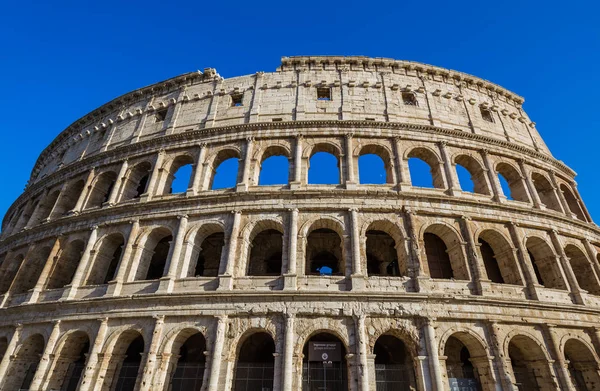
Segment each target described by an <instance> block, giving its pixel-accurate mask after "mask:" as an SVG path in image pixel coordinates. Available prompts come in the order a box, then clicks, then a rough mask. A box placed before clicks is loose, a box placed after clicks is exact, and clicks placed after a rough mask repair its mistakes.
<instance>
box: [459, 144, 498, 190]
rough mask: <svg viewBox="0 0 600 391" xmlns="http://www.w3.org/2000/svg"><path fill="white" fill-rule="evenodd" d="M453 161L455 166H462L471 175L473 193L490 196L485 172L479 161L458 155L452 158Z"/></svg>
mask: <svg viewBox="0 0 600 391" xmlns="http://www.w3.org/2000/svg"><path fill="white" fill-rule="evenodd" d="M453 161H454V163H455V164H456V165H459V166H462V167H463V168H465V169H466V170H467V171H468V172H469V174H471V182H473V193H478V194H484V195H491V191H490V188H489V186H488V181H487V172H486V170H485V169H484V168H483V164H481V163H480V162H479V160H477V159H475V158H474V157H473V156H471V155H466V154H459V155H457V156H456V157H454V159H453ZM461 187H462V186H461ZM463 190H464V189H463Z"/></svg>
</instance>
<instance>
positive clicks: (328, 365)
mask: <svg viewBox="0 0 600 391" xmlns="http://www.w3.org/2000/svg"><path fill="white" fill-rule="evenodd" d="M302 354H303V356H304V359H303V360H302V390H303V391H313V390H334V391H347V390H348V368H347V363H346V347H345V346H344V344H343V343H342V341H340V339H339V338H337V337H336V336H334V335H332V334H329V333H319V334H316V335H313V336H312V337H311V338H310V339H309V340H308V341H307V342H306V343H305V344H304V348H303V350H302Z"/></svg>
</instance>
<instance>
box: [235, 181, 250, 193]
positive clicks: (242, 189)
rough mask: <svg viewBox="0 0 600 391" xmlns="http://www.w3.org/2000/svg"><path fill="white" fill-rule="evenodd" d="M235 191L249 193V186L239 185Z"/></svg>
mask: <svg viewBox="0 0 600 391" xmlns="http://www.w3.org/2000/svg"><path fill="white" fill-rule="evenodd" d="M235 191H236V192H240V191H248V185H247V184H246V183H238V184H237V186H236V187H235Z"/></svg>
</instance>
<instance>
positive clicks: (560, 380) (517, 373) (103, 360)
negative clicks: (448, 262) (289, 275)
mask: <svg viewBox="0 0 600 391" xmlns="http://www.w3.org/2000/svg"><path fill="white" fill-rule="evenodd" d="M160 319H161V320H160V321H159V322H162V321H163V320H162V318H160ZM158 324H159V323H158V322H157V325H155V327H154V335H159V337H160V336H161V335H162V333H163V330H162V325H158ZM101 327H103V326H101ZM140 327H141V326H140ZM230 327H231V326H230ZM358 327H361V326H358ZM428 327H430V324H424V326H423V328H424V329H425V331H424V334H423V336H424V337H422V338H424V341H423V342H424V343H422V342H420V341H418V340H415V339H414V337H411V336H409V335H408V334H407V332H406V331H404V330H399V329H394V328H391V329H387V331H384V332H383V333H381V334H376V335H372V336H369V338H368V341H365V342H359V341H357V340H354V342H352V341H349V340H347V339H346V338H344V337H343V336H342V335H340V334H339V333H338V331H337V330H327V329H317V330H315V331H313V332H311V333H310V334H308V335H306V336H304V337H302V336H296V335H295V331H294V329H293V326H291V327H290V326H289V323H288V326H286V328H285V334H286V336H287V335H288V334H289V333H291V334H292V335H293V336H294V338H292V341H294V342H293V343H294V346H286V345H285V343H282V342H281V341H283V340H284V336H278V335H276V334H277V333H279V332H280V331H277V332H275V334H273V333H274V331H273V330H270V329H263V328H260V327H257V328H251V329H249V330H246V331H245V332H243V333H242V334H240V335H239V337H233V335H232V336H228V337H226V338H222V337H223V335H221V336H219V327H217V330H215V331H212V330H210V327H209V328H200V327H197V326H185V325H184V326H179V327H176V328H175V329H173V330H171V331H170V332H169V333H166V334H165V336H164V341H163V342H161V343H160V344H156V343H155V341H153V340H152V341H150V340H148V335H149V334H148V332H147V331H146V330H144V329H143V328H139V327H131V326H130V327H119V328H117V329H116V330H114V331H113V332H106V331H105V330H104V332H102V331H101V330H99V331H98V333H97V336H96V337H95V338H96V340H95V341H94V340H93V339H92V337H90V335H89V333H88V332H87V331H84V330H81V329H71V330H68V331H66V332H64V333H62V335H61V336H60V337H58V336H57V335H53V336H50V338H46V337H44V335H43V334H38V333H35V332H30V333H29V334H28V336H25V337H24V338H22V339H21V340H19V341H17V343H16V344H14V347H13V349H14V351H12V352H7V350H8V349H9V346H10V345H11V344H10V343H9V341H8V339H7V338H0V357H2V365H0V371H2V372H3V375H4V376H2V380H1V381H0V389H1V390H16V389H29V390H32V391H36V390H42V389H54V390H65V391H76V390H81V391H85V390H90V389H103V390H104V389H106V390H118V391H134V390H135V391H137V390H140V389H149V388H148V387H146V388H144V387H143V386H140V384H146V383H149V384H151V385H152V388H151V389H153V390H161V389H165V390H167V389H168V390H170V391H183V390H185V391H200V390H216V389H229V390H232V391H247V390H265V389H266V390H278V389H292V387H291V384H290V385H289V386H288V387H289V388H288V387H286V384H285V383H287V382H295V383H296V384H297V386H296V387H297V388H294V389H302V390H307V391H312V390H314V389H333V390H338V391H343V390H351V389H355V388H353V387H351V386H350V385H351V384H352V383H353V379H357V378H359V377H361V376H366V377H368V378H369V380H370V381H371V382H373V383H374V384H375V387H374V388H376V389H377V390H386V391H387V390H394V391H402V390H417V389H425V384H429V382H432V383H433V384H434V386H433V389H436V390H439V391H441V390H442V389H448V388H450V389H457V390H482V391H492V390H496V389H498V387H501V388H502V389H514V390H519V391H545V390H558V389H576V390H578V391H588V390H589V391H591V390H595V389H596V388H597V386H598V384H600V362H599V359H598V355H597V353H596V352H595V349H594V346H593V345H592V344H590V342H588V341H587V340H584V339H581V338H580V337H578V336H576V335H570V334H567V335H565V336H564V337H563V338H562V339H561V340H559V342H558V344H559V346H556V347H555V348H552V347H551V346H550V345H548V342H546V337H545V336H544V337H543V339H542V340H539V337H538V336H536V334H535V333H532V332H529V331H526V330H519V329H517V330H513V331H511V332H509V333H507V334H506V335H504V336H502V337H500V336H497V335H495V334H494V333H491V337H490V338H492V339H499V338H502V339H503V340H501V341H496V342H497V343H496V345H497V346H498V348H497V349H499V353H500V354H499V356H494V355H493V352H494V348H491V347H490V346H488V342H486V340H487V337H484V338H482V336H480V335H479V333H477V332H475V331H473V330H470V329H468V328H460V327H459V328H450V329H447V330H446V331H445V332H444V333H443V334H442V335H439V336H438V337H436V336H435V335H432V334H428V332H427V328H428ZM55 329H56V327H55ZM157 329H158V330H159V333H158V334H157V333H156V330H157ZM209 331H210V332H209ZM281 332H283V331H281ZM554 332H555V331H553V330H549V331H548V332H547V333H548V335H551V334H552V333H554ZM101 333H102V334H101ZM53 334H54V332H53ZM358 334H361V332H358ZM542 335H544V333H542ZM13 338H18V335H17V336H16V337H13ZM53 338H54V340H53ZM154 338H155V337H153V339H154ZM226 339H228V340H229V342H227V341H226ZM550 339H552V338H550ZM285 340H286V341H289V339H288V338H285ZM286 343H287V342H286ZM363 343H364V344H366V346H365V347H364V349H365V351H363V347H362V346H361V344H363ZM225 344H228V345H231V348H230V351H229V352H227V351H226V350H224V349H223V348H224V345H225ZM325 345H327V347H328V350H326V349H324V348H323V346H325ZM432 349H433V350H432ZM553 349H556V350H555V351H554V352H553V351H552V350H553ZM323 351H326V352H327V353H328V356H327V357H325V356H323V355H322V354H321V352H323ZM315 353H317V354H315ZM365 353H366V355H367V357H364V356H365ZM7 354H8V356H7ZM280 356H283V360H278V359H277V357H280ZM211 357H212V358H213V359H212V360H211V359H210V358H211ZM290 357H291V358H292V360H293V362H292V363H285V360H286V359H287V358H290ZM40 358H41V360H40ZM207 358H208V359H207ZM423 359H426V360H427V361H429V362H430V366H429V367H430V369H427V368H426V366H425V367H424V366H423V365H422V364H423ZM214 360H217V361H218V365H215V361H214ZM436 360H437V361H436ZM555 360H557V361H558V363H559V366H558V367H555V366H554V365H553V363H554V361H555ZM278 361H279V362H278ZM281 361H283V363H282V362H281ZM228 362H232V363H233V365H231V366H230V367H229V368H226V369H225V371H227V372H229V371H231V374H230V375H227V376H223V375H222V370H221V369H220V368H222V367H223V366H225V365H226V364H227V363H228ZM284 365H286V366H284ZM434 367H437V368H439V369H438V370H439V371H440V372H441V374H440V375H441V376H440V377H438V375H437V374H436V369H434ZM290 369H291V370H293V372H294V374H295V376H290V377H287V376H285V375H283V373H282V372H283V371H285V370H290ZM228 379H229V380H228ZM440 380H441V381H442V383H443V384H439V383H438V382H439V381H440ZM225 382H227V383H229V384H230V385H228V384H225ZM282 383H283V384H282ZM300 384H301V385H300ZM359 384H360V381H359ZM282 386H283V387H282ZM229 387H231V388H229ZM364 387H365V384H364V383H363V384H362V386H359V389H360V390H365V391H368V390H367V389H366V388H364ZM368 387H369V388H368V389H371V387H372V386H370V385H369V386H368ZM427 389H429V387H427Z"/></svg>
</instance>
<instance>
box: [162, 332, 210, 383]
mask: <svg viewBox="0 0 600 391" xmlns="http://www.w3.org/2000/svg"><path fill="white" fill-rule="evenodd" d="M205 352H206V339H205V338H204V335H203V334H202V333H201V332H200V331H199V330H198V329H195V328H185V329H183V330H181V331H179V333H178V334H177V336H176V337H175V339H174V341H173V343H172V346H171V349H170V353H171V354H173V355H174V358H172V359H171V360H172V362H171V365H170V366H169V367H173V368H174V369H172V370H171V371H170V372H171V373H169V374H168V376H169V378H170V382H169V390H171V391H200V389H201V388H202V384H203V382H204V378H205V377H206V376H205V372H206V357H205ZM171 357H173V356H171Z"/></svg>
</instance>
